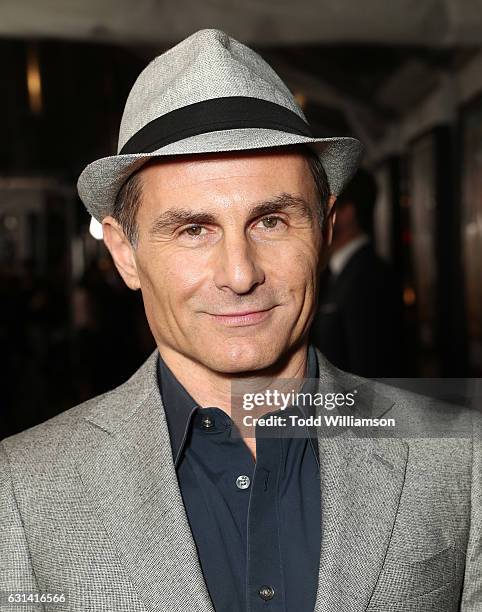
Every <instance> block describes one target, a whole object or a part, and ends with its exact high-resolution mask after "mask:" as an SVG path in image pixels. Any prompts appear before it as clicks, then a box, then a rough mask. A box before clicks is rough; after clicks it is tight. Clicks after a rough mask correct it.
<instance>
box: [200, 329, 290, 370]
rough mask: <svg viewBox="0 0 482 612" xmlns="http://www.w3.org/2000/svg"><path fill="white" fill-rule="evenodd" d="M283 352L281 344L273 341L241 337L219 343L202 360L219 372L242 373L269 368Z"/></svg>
mask: <svg viewBox="0 0 482 612" xmlns="http://www.w3.org/2000/svg"><path fill="white" fill-rule="evenodd" d="M211 346H212V343H211ZM282 353H283V350H282V346H281V345H280V346H279V348H277V346H275V345H274V344H273V343H270V344H269V345H267V344H266V343H262V342H259V341H253V342H246V339H240V338H239V339H237V341H236V342H232V343H225V344H219V345H218V346H217V348H216V349H215V350H214V351H212V352H210V353H209V354H204V355H203V357H202V361H203V362H204V363H205V365H206V366H208V367H209V368H210V369H212V370H216V371H217V372H222V373H223V374H241V373H243V372H257V371H259V370H263V369H266V368H269V367H270V366H272V365H273V364H274V363H276V362H277V361H278V359H279V358H280V357H281V355H282Z"/></svg>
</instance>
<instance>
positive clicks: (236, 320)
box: [210, 306, 274, 327]
mask: <svg viewBox="0 0 482 612" xmlns="http://www.w3.org/2000/svg"><path fill="white" fill-rule="evenodd" d="M273 309H274V306H273V307H271V308H266V309H264V310H243V311H237V312H234V311H233V312H228V313H221V314H210V316H211V317H212V318H213V319H214V320H215V321H216V322H217V323H221V324H222V325H226V326H227V327H244V326H248V325H257V324H258V323H262V322H263V321H266V320H267V319H268V318H269V317H270V316H271V313H272V311H273Z"/></svg>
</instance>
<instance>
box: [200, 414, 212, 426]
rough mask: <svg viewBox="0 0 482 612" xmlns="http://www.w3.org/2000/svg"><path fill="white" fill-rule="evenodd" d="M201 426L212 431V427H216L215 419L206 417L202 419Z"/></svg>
mask: <svg viewBox="0 0 482 612" xmlns="http://www.w3.org/2000/svg"><path fill="white" fill-rule="evenodd" d="M201 424H202V426H203V427H204V429H210V428H211V427H214V419H212V418H211V417H208V416H205V417H203V418H202V421H201Z"/></svg>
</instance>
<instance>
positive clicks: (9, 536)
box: [0, 442, 45, 612]
mask: <svg viewBox="0 0 482 612" xmlns="http://www.w3.org/2000/svg"><path fill="white" fill-rule="evenodd" d="M9 592H22V593H24V592H29V593H30V592H34V593H35V592H39V588H38V584H37V580H36V578H35V574H34V571H33V567H32V560H31V557H30V551H29V549H28V544H27V539H26V535H25V529H24V526H23V523H22V517H21V515H20V512H19V508H18V505H17V502H16V499H15V494H14V489H13V482H12V475H11V470H10V465H9V460H8V456H7V453H6V451H5V448H4V445H3V443H2V442H0V593H1V595H0V597H2V601H1V604H0V609H1V610H5V612H7V611H10V610H11V611H12V612H13V611H14V610H15V611H16V612H20V611H22V610H29V611H30V612H33V610H36V611H42V610H45V607H44V606H43V604H41V603H38V604H36V605H35V606H34V605H33V604H32V603H26V604H25V605H24V606H22V605H21V604H19V603H15V604H11V605H10V606H9V605H8V602H7V601H6V598H7V597H8V595H7V594H8V593H9Z"/></svg>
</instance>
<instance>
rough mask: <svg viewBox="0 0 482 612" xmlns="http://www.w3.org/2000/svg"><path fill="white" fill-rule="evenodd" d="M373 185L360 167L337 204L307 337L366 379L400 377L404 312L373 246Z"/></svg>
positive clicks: (344, 367) (390, 275)
mask: <svg viewBox="0 0 482 612" xmlns="http://www.w3.org/2000/svg"><path fill="white" fill-rule="evenodd" d="M376 196H377V186H376V182H375V179H374V178H373V176H372V175H371V174H370V173H369V172H368V171H366V170H364V169H363V168H360V169H359V170H358V171H357V173H356V174H355V176H354V178H353V179H352V180H351V181H350V183H349V185H348V186H347V187H346V188H345V189H344V190H343V193H341V194H340V195H339V197H338V199H337V202H336V224H335V227H334V232H333V241H332V245H331V248H330V260H329V267H328V278H326V279H324V280H325V282H324V284H323V285H322V287H323V288H321V289H320V299H319V308H318V310H317V313H316V317H315V320H314V322H313V326H312V328H311V337H312V341H313V342H314V344H315V345H316V346H317V347H318V348H319V349H320V350H321V352H322V353H323V354H324V355H325V357H327V358H328V359H329V360H330V361H331V362H332V363H333V364H334V365H336V366H337V367H338V368H340V369H342V370H346V371H347V372H352V373H353V374H358V375H360V376H367V377H370V378H383V377H400V376H403V375H404V373H403V370H402V366H403V353H404V351H403V341H402V329H403V313H402V305H401V297H400V295H399V291H398V288H397V284H396V282H395V279H394V277H393V273H392V271H391V270H390V267H389V266H388V265H387V264H386V263H385V262H384V261H383V260H381V259H380V258H379V257H378V256H377V254H376V253H375V250H374V248H373V243H372V235H373V211H374V208H375V202H376Z"/></svg>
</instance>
